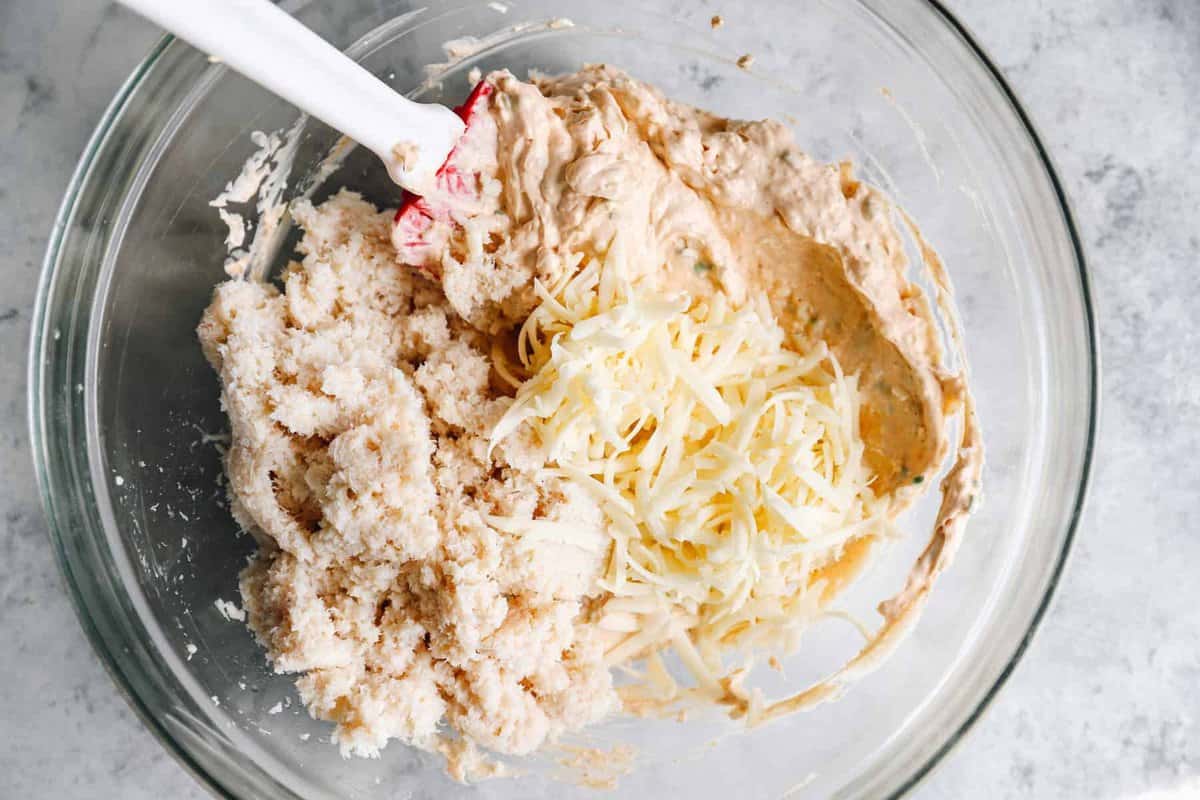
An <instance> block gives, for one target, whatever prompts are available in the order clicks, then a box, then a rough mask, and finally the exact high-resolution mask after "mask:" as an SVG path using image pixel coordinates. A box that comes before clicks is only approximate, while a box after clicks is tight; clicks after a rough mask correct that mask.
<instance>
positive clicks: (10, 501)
mask: <svg viewBox="0 0 1200 800" xmlns="http://www.w3.org/2000/svg"><path fill="white" fill-rule="evenodd" d="M950 5H951V6H952V8H953V10H954V11H955V12H957V13H958V14H959V15H960V17H961V18H962V20H963V21H964V22H965V23H966V24H967V25H968V27H970V28H971V29H973V30H974V31H975V33H976V34H977V36H978V38H979V40H980V41H981V42H982V44H983V45H984V47H985V48H986V49H988V50H989V51H990V52H991V54H992V55H993V56H994V58H995V59H996V60H997V61H998V63H999V64H1000V66H1001V67H1002V68H1003V69H1004V71H1005V72H1006V73H1007V75H1008V77H1009V78H1010V79H1011V81H1012V83H1013V85H1014V87H1015V88H1016V90H1017V92H1018V94H1019V95H1020V96H1021V97H1022V99H1023V100H1024V101H1025V104H1026V107H1027V108H1028V110H1029V111H1030V113H1031V114H1032V116H1033V118H1034V120H1035V121H1036V123H1037V124H1038V125H1039V126H1040V129H1041V131H1042V133H1043V134H1044V137H1045V139H1046V141H1047V144H1048V146H1049V148H1050V151H1051V153H1052V154H1053V156H1054V158H1055V160H1056V162H1057V164H1058V167H1059V169H1060V172H1061V175H1062V178H1063V180H1064V183H1065V185H1066V188H1067V191H1068V193H1069V194H1070V196H1071V198H1072V200H1073V203H1074V207H1075V211H1076V213H1077V217H1078V221H1079V225H1080V228H1081V230H1082V234H1083V238H1084V242H1085V245H1086V247H1087V250H1088V254H1089V256H1090V263H1091V269H1092V277H1093V288H1094V291H1095V299H1096V305H1097V308H1098V310H1099V320H1100V338H1101V345H1102V350H1103V357H1104V378H1103V387H1102V388H1103V408H1104V411H1103V420H1102V426H1101V432H1100V438H1099V450H1098V454H1097V459H1096V472H1095V478H1094V483H1093V489H1092V494H1091V500H1090V503H1089V506H1088V510H1087V515H1086V517H1085V519H1084V521H1083V525H1082V527H1081V529H1080V534H1079V536H1078V539H1077V546H1076V552H1075V554H1074V559H1073V563H1072V565H1071V568H1070V569H1069V571H1068V574H1067V576H1066V579H1065V581H1064V582H1063V584H1062V586H1061V589H1060V592H1059V595H1058V598H1057V601H1056V602H1055V604H1054V607H1053V610H1052V611H1051V613H1050V614H1049V616H1048V618H1047V619H1046V621H1045V623H1044V625H1043V627H1042V630H1041V632H1040V634H1039V636H1038V637H1037V639H1036V641H1035V643H1034V645H1033V647H1032V648H1031V650H1030V651H1029V653H1028V654H1027V655H1026V657H1025V658H1024V660H1023V661H1022V662H1021V664H1020V666H1019V667H1018V669H1017V670H1016V673H1015V674H1014V675H1013V676H1012V678H1011V680H1010V681H1009V682H1008V685H1007V686H1006V687H1005V689H1004V691H1003V692H1002V693H1001V696H1000V698H999V699H998V700H997V701H996V702H995V704H994V705H993V706H992V708H991V709H990V711H989V712H988V713H987V714H986V715H985V717H984V719H983V720H982V721H981V722H980V723H979V724H978V725H977V726H976V728H975V730H974V731H973V733H972V734H971V735H970V736H969V737H968V738H967V740H966V741H965V742H964V743H963V744H962V745H961V746H960V747H958V748H957V750H956V751H955V752H954V753H953V754H952V755H951V756H950V758H948V759H947V760H946V761H945V762H944V763H943V765H942V766H941V767H940V768H939V769H938V770H937V771H936V772H935V773H934V774H933V776H932V777H931V778H929V779H928V780H927V781H926V782H925V783H924V784H923V785H922V786H921V787H920V789H919V790H918V791H917V792H916V796H917V797H920V798H964V797H971V798H1010V797H1011V798H1016V797H1022V798H1024V797H1056V798H1089V799H1091V798H1147V800H1149V799H1150V798H1161V799H1162V800H1168V799H1171V798H1185V797H1200V612H1198V611H1197V609H1198V608H1200V582H1198V581H1197V580H1196V575H1197V574H1198V572H1197V570H1198V569H1200V536H1197V535H1196V528H1194V527H1193V526H1194V525H1196V524H1197V522H1196V520H1197V519H1200V480H1198V479H1197V477H1196V476H1197V474H1200V473H1198V472H1197V470H1196V466H1195V454H1196V453H1197V452H1200V378H1197V377H1196V376H1197V375H1200V324H1197V323H1196V322H1195V321H1194V312H1193V309H1194V308H1195V307H1196V301H1197V300H1200V269H1198V268H1197V264H1198V263H1200V221H1198V219H1200V218H1198V217H1197V209H1200V2H1196V0H1154V2H1151V1H1150V0H1013V1H1012V2H1005V3H996V2H992V0H953V1H952V2H951V3H950ZM157 35H158V34H157V33H156V31H155V30H154V29H152V28H151V27H150V26H149V25H147V24H145V23H143V22H142V21H140V20H138V19H135V18H134V17H133V16H132V15H131V14H129V13H128V12H126V11H124V10H123V9H119V8H117V7H115V6H114V5H113V4H112V3H110V2H102V1H101V0H62V1H61V2H44V1H43V0H4V1H3V2H0V242H3V243H4V246H3V249H2V250H0V374H5V375H8V376H10V377H9V378H7V379H5V380H2V381H0V476H2V479H0V520H2V521H0V524H2V525H3V536H2V537H0V642H3V643H4V646H3V649H0V675H2V676H4V677H3V679H2V680H0V725H2V727H3V729H4V731H5V735H4V737H3V738H4V740H5V744H4V746H2V747H0V776H2V777H0V797H14V798H15V797H52V798H66V797H70V798H89V797H104V798H108V797H121V798H127V799H128V800H137V798H161V797H171V798H176V799H177V800H184V798H193V797H197V798H198V797H203V796H206V794H205V792H204V791H203V790H202V788H201V787H200V786H199V785H198V784H197V783H195V782H194V781H193V779H192V778H191V777H190V776H189V775H188V774H186V773H185V772H184V771H183V769H181V768H180V767H179V766H178V765H177V764H176V763H175V761H174V760H173V759H172V758H171V757H170V756H169V755H168V754H167V753H166V751H165V750H164V749H163V748H162V747H160V746H159V745H158V744H157V743H156V742H155V741H154V739H153V738H152V737H151V735H150V734H149V733H148V732H147V731H146V730H144V729H143V728H142V726H141V724H140V723H139V722H138V720H137V718H136V717H135V716H134V714H133V712H132V711H131V710H130V709H129V707H128V706H127V705H126V703H125V701H124V699H122V697H121V696H120V695H119V694H118V693H117V690H116V689H115V688H114V686H113V684H112V682H111V681H110V680H109V677H108V676H107V675H106V674H105V671H104V668H103V667H102V666H101V664H100V662H99V660H98V659H97V658H96V657H95V656H94V655H93V653H92V650H91V648H90V646H89V645H88V642H87V640H86V639H85V638H84V635H83V632H82V630H81V629H80V627H79V624H78V623H77V622H76V619H75V615H74V613H73V612H72V610H71V607H70V604H69V602H68V600H67V596H66V594H65V589H64V587H63V581H62V578H61V577H60V575H59V573H58V569H57V567H56V566H55V564H54V560H53V557H52V554H51V550H50V544H49V540H48V537H47V534H46V530H45V522H44V521H43V517H42V511H41V508H40V506H39V503H38V498H37V491H36V488H35V486H34V478H33V474H32V468H31V458H30V452H29V441H28V436H27V431H26V419H25V402H26V399H25V381H24V375H25V360H26V347H27V342H28V325H29V319H30V314H31V307H32V303H33V296H34V288H35V285H36V283H37V279H38V272H39V269H40V264H41V258H42V253H43V250H44V248H45V245H46V237H47V234H48V232H49V227H50V222H51V220H52V219H53V217H54V213H55V210H56V209H57V206H58V204H59V201H60V199H61V195H62V192H63V189H64V187H65V186H66V183H67V180H68V177H69V176H70V173H71V170H72V169H73V167H74V164H75V161H76V159H77V157H78V155H79V153H80V151H81V150H82V148H83V145H84V143H85V141H86V139H87V137H88V135H89V134H90V132H91V130H92V127H93V126H94V125H95V123H96V121H97V120H98V118H99V117H100V114H101V112H102V111H103V109H104V107H105V106H106V104H107V103H108V102H109V99H110V98H111V97H112V95H113V93H114V91H115V90H116V88H117V87H118V85H119V84H120V83H121V81H122V80H124V78H125V76H126V75H127V74H128V73H129V72H130V70H131V69H132V68H133V66H134V65H135V64H136V62H137V61H138V60H139V59H140V58H141V56H142V54H143V53H144V52H145V51H146V50H147V49H148V48H149V47H150V45H151V43H152V42H153V40H154V39H155V38H156V36H157ZM1164 565H1165V566H1164Z"/></svg>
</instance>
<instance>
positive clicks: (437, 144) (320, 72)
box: [121, 0, 490, 222]
mask: <svg viewBox="0 0 1200 800" xmlns="http://www.w3.org/2000/svg"><path fill="white" fill-rule="evenodd" d="M121 2H122V3H123V4H125V5H126V6H128V7H129V8H131V9H133V10H134V11H136V12H138V13H139V14H141V15H143V16H145V17H146V18H147V19H149V20H151V21H153V22H155V23H157V24H158V25H160V26H162V27H163V28H166V29H167V30H168V31H170V32H171V33H174V34H175V35H176V36H178V37H179V38H181V39H183V40H185V41H187V42H189V43H191V44H192V45H193V46H195V47H197V48H199V49H200V50H203V51H204V52H206V53H209V54H210V55H212V56H214V57H216V58H218V59H220V60H221V61H223V62H224V63H225V64H227V65H228V66H229V67H230V68H231V69H233V70H235V71H237V72H239V73H241V74H242V75H244V76H246V77H247V78H249V79H250V80H252V81H254V82H255V83H258V84H259V85H261V86H262V87H264V88H266V89H267V90H269V91H271V92H272V93H274V94H276V95H278V96H279V97H282V98H283V99H285V100H287V101H288V102H290V103H292V104H293V105H295V106H296V107H298V108H300V109H301V110H303V111H306V112H308V113H309V114H311V115H312V116H314V117H316V118H317V119H319V120H321V121H322V122H324V123H325V124H326V125H329V126H330V127H332V128H336V129H337V130H339V131H341V132H342V133H344V134H346V135H347V136H349V137H350V138H351V139H354V140H355V141H356V142H358V143H359V144H361V145H363V146H365V147H366V148H368V149H369V150H371V151H372V152H374V153H375V155H377V156H379V158H380V160H381V161H383V163H384V164H385V165H386V166H387V170H388V174H389V175H391V177H392V179H393V180H394V181H395V182H396V183H398V184H400V186H401V187H403V188H404V189H406V190H408V191H409V192H410V193H411V195H409V196H407V197H406V200H405V204H404V207H403V208H402V211H401V215H403V214H404V213H405V211H404V208H415V207H416V205H417V204H416V200H415V198H414V197H412V195H422V194H425V193H427V192H429V191H432V190H433V189H434V188H435V187H436V186H438V185H440V184H444V183H445V182H446V181H447V180H448V178H447V175H446V173H447V172H450V173H453V172H454V171H453V170H452V169H444V168H443V166H444V165H446V159H447V156H449V155H450V153H451V152H452V150H453V149H454V146H455V145H456V144H457V142H458V140H459V138H460V137H461V136H462V135H463V132H464V130H465V129H466V124H465V122H464V119H465V118H466V117H468V116H469V114H468V108H469V107H470V105H471V103H472V100H468V103H467V104H466V105H465V106H463V107H461V108H459V109H456V110H454V111H452V110H451V109H449V108H446V107H445V106H440V105H433V104H427V103H415V102H413V101H412V100H409V99H408V98H406V97H403V96H402V95H400V94H398V93H397V92H395V91H393V90H392V89H391V88H390V87H388V86H387V85H386V84H385V83H383V81H381V80H379V79H378V78H376V77H375V76H374V75H372V74H371V73H370V72H368V71H367V70H365V69H364V68H363V67H361V66H359V65H358V64H357V63H355V62H354V61H352V60H351V59H350V58H349V57H348V56H346V55H344V54H343V53H341V52H340V51H339V50H337V48H335V47H333V46H332V45H331V44H329V43H328V42H326V41H325V40H324V39H322V38H321V37H319V36H317V35H316V34H315V33H313V32H312V31H311V30H309V29H308V28H306V27H304V25H302V24H301V23H300V22H299V21H298V20H296V19H294V18H293V17H292V16H290V15H289V14H288V13H287V12H285V11H283V10H281V9H279V8H278V7H276V6H275V5H274V4H272V3H271V2H269V0H203V2H188V0H121ZM482 86H483V85H482V84H481V86H478V87H476V89H475V91H474V92H472V94H471V97H472V99H473V101H474V103H475V105H476V106H478V104H479V102H480V100H481V98H482V100H485V101H486V96H487V94H490V91H489V90H490V87H487V90H485V89H483V88H481V87H482ZM456 112H457V113H456ZM450 180H453V178H452V177H451V178H450ZM409 213H412V212H409ZM398 222H399V216H398Z"/></svg>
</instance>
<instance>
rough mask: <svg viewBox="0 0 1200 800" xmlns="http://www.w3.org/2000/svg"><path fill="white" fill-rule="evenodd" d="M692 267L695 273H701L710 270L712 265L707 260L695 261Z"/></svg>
mask: <svg viewBox="0 0 1200 800" xmlns="http://www.w3.org/2000/svg"><path fill="white" fill-rule="evenodd" d="M692 269H693V270H695V271H696V274H697V275H702V274H704V273H705V272H712V269H713V265H712V264H710V263H708V262H707V261H697V262H696V265H695V266H694V267H692Z"/></svg>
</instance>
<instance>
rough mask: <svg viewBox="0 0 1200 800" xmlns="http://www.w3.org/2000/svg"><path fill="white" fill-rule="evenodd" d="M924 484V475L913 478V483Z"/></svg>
mask: <svg viewBox="0 0 1200 800" xmlns="http://www.w3.org/2000/svg"><path fill="white" fill-rule="evenodd" d="M924 482H925V476H924V475H918V476H917V477H915V478H913V483H924Z"/></svg>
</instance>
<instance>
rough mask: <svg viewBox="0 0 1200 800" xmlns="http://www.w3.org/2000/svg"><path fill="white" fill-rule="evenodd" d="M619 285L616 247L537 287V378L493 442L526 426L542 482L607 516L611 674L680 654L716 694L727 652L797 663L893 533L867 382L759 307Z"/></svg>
mask: <svg viewBox="0 0 1200 800" xmlns="http://www.w3.org/2000/svg"><path fill="white" fill-rule="evenodd" d="M628 274H629V270H628V268H627V264H626V263H625V257H624V253H623V249H622V248H621V247H620V246H619V242H614V244H613V245H612V246H610V248H609V250H608V252H607V253H606V254H604V255H603V256H602V257H598V258H593V259H590V260H586V261H583V262H581V268H580V269H579V270H578V271H577V272H576V273H575V274H574V276H573V277H570V278H569V279H567V280H564V281H563V282H562V283H561V284H560V285H558V286H554V287H548V286H545V285H542V284H540V283H539V284H537V286H536V291H537V294H538V297H539V298H540V301H541V302H540V304H539V305H538V306H537V308H536V309H535V310H534V311H533V312H532V314H530V316H529V317H528V319H527V320H526V322H525V324H524V325H523V327H522V328H521V330H520V333H519V336H518V356H519V359H520V361H521V364H522V365H523V366H524V369H525V370H526V371H527V373H528V374H529V376H530V377H529V378H528V379H527V380H525V381H523V382H521V383H520V385H519V389H518V391H517V395H516V398H515V400H514V402H513V404H512V406H511V407H510V408H509V409H508V410H507V412H506V413H505V415H504V416H503V418H502V419H501V420H500V422H499V423H498V425H497V426H496V428H495V429H494V431H493V433H492V437H491V444H492V445H493V446H495V445H496V444H498V443H499V442H500V441H501V440H503V439H505V438H506V437H507V436H509V435H511V434H512V433H513V432H514V431H515V430H517V429H518V428H519V427H521V426H523V425H528V426H530V427H531V428H532V429H533V430H534V432H535V433H536V434H537V436H538V437H539V439H540V441H541V443H542V446H543V448H544V455H545V458H546V460H547V462H548V464H549V466H548V469H549V470H551V471H553V472H555V473H557V474H559V475H561V476H563V477H565V478H567V479H569V480H572V481H574V482H575V483H577V484H578V485H579V486H581V487H583V488H584V489H585V490H586V491H588V492H589V493H591V495H592V496H593V497H594V498H595V499H596V501H597V502H598V503H599V504H600V505H601V507H602V508H603V510H604V512H605V514H606V516H607V518H608V522H609V525H608V531H609V535H610V536H611V539H612V542H611V544H610V550H609V559H608V562H607V563H608V568H607V571H606V573H605V575H604V578H603V581H602V584H601V585H602V587H603V588H604V589H606V590H607V591H608V592H610V593H611V597H610V599H609V600H608V601H607V604H606V605H605V607H604V610H603V612H602V613H603V616H602V618H601V623H600V627H601V628H602V629H603V630H604V631H605V632H606V634H607V635H609V636H610V637H611V645H610V649H609V652H608V661H609V663H610V664H615V663H620V662H623V661H626V660H629V659H631V658H634V657H638V656H646V655H652V654H655V653H657V651H658V650H659V649H661V648H663V647H665V646H670V647H672V648H673V649H674V650H675V652H676V654H677V655H678V656H679V657H680V660H681V661H682V663H683V664H684V665H685V666H686V667H687V669H688V670H689V671H690V672H691V673H692V674H693V676H694V677H695V679H696V682H697V684H698V686H699V688H700V689H701V690H705V689H707V690H709V691H710V693H712V694H714V695H720V694H721V693H723V692H724V693H728V685H729V684H728V681H724V682H723V681H722V676H723V674H724V670H723V668H722V665H721V663H720V657H719V655H718V654H719V653H721V652H723V651H726V650H729V649H731V648H738V649H747V648H750V649H754V648H767V649H778V648H779V645H780V643H781V642H783V643H784V649H786V650H790V649H792V647H794V645H795V642H796V641H797V640H798V637H799V634H800V632H801V631H802V630H803V628H804V627H806V626H807V625H808V624H809V623H810V622H811V621H812V620H813V619H814V618H815V616H816V615H817V614H819V613H820V609H821V606H822V597H821V593H822V592H823V591H824V586H825V583H824V582H823V581H821V580H818V579H817V571H818V570H820V569H822V568H827V567H828V566H829V565H830V564H832V563H833V562H836V561H837V559H838V558H839V557H840V555H841V554H842V550H843V548H844V547H845V546H846V544H847V543H848V542H850V541H852V540H855V539H859V538H862V537H871V536H879V535H882V534H884V533H885V532H886V530H887V529H888V528H889V525H890V522H889V515H888V503H887V500H886V498H880V497H877V496H876V494H875V492H874V491H873V490H872V488H871V484H872V476H871V473H870V471H869V469H868V468H867V466H866V464H865V462H864V458H863V454H864V445H863V441H862V437H861V436H860V433H859V430H858V419H859V406H860V403H861V397H860V392H859V388H858V385H857V382H856V378H855V376H854V375H846V374H844V373H843V371H842V370H841V368H840V366H839V365H838V362H837V359H836V358H835V356H834V354H833V353H832V352H830V351H829V350H828V349H827V348H826V346H825V345H824V344H823V343H820V342H817V343H814V344H811V345H810V346H807V347H800V346H798V345H797V343H795V342H792V341H789V340H788V337H787V336H786V335H785V333H784V331H783V330H782V329H781V327H780V326H779V325H778V323H777V322H776V321H775V319H774V317H773V315H772V314H771V312H770V309H769V306H768V304H767V302H766V299H765V298H755V299H753V300H751V301H749V302H747V303H745V304H742V305H740V306H738V305H735V304H734V303H733V302H732V301H731V300H730V299H729V297H728V296H727V295H726V294H725V293H723V292H721V291H719V290H718V291H713V292H712V293H711V294H708V295H706V296H704V297H699V298H694V299H693V298H691V297H689V296H687V295H686V294H677V295H668V294H664V293H662V292H659V291H656V290H654V289H653V288H649V287H647V286H646V285H644V284H634V283H632V282H630V280H629V279H628V277H627V276H628ZM530 533H531V534H533V535H546V534H544V533H542V532H540V531H538V532H533V531H531V532H530ZM651 663H652V664H656V663H657V662H651ZM656 674H657V673H656ZM662 680H663V679H662V677H661V676H659V681H660V683H661V682H662ZM672 694H673V692H672Z"/></svg>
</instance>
